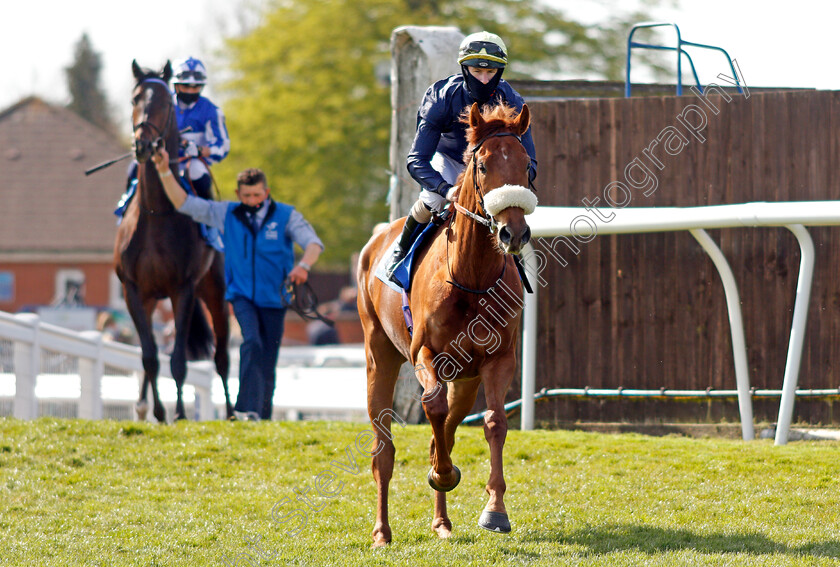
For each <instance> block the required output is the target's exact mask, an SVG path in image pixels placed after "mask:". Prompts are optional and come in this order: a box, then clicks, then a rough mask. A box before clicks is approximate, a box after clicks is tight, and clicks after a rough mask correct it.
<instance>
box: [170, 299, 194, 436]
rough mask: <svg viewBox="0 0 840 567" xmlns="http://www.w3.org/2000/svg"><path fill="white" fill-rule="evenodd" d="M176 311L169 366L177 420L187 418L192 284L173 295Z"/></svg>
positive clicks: (192, 304) (174, 309) (192, 301)
mask: <svg viewBox="0 0 840 567" xmlns="http://www.w3.org/2000/svg"><path fill="white" fill-rule="evenodd" d="M170 299H172V309H173V311H174V313H175V345H174V346H173V347H172V354H170V355H169V368H170V370H171V371H172V378H173V379H174V380H175V390H176V394H177V399H176V401H175V420H176V421H177V420H180V419H186V418H187V412H186V411H185V410H184V382H185V381H186V379H187V333H189V331H190V327H191V325H190V323H191V320H192V317H193V311H194V310H195V309H196V304H195V303H196V301H195V290H194V288H193V287H192V285H191V284H190V285H184V286H183V288H182V289H181V290H180V292H179V293H178V295H177V296H174V297H171V298H170Z"/></svg>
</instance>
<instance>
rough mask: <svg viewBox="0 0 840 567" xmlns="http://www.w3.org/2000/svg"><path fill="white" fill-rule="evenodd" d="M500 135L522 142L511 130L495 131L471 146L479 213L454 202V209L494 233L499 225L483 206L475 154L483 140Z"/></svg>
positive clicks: (482, 194)
mask: <svg viewBox="0 0 840 567" xmlns="http://www.w3.org/2000/svg"><path fill="white" fill-rule="evenodd" d="M501 136H512V137H514V138H516V141H517V142H519V143H520V144H522V138H521V137H520V136H517V135H516V134H514V133H513V132H495V133H493V134H488V135H487V136H485V137H483V138H482V139H480V140H479V141H478V143H476V145H475V147H473V149H472V158H471V159H470V161H471V162H472V178H473V190H474V191H475V196H476V200H477V201H478V205H479V207H480V213H481V214H477V213H474V212H472V211H470V210H468V209H466V208H464V207H463V206H461V205H459V204H458V203H455V204H454V205H455V210H457V211H458V212H459V213H461V214H464V215H466V216H468V217H470V218H471V219H473V220H474V221H476V222H478V223H481V224H483V225H484V226H486V227H487V228H488V229H489V230H490V234H495V233H496V230H497V229H498V226H499V225H498V223H497V222H496V219H495V218H494V217H493V215H491V214H489V213H488V212H487V209H486V208H485V207H484V191H482V189H481V186H480V185H479V183H478V156H477V155H476V154H477V153H478V150H480V149H481V146H482V145H484V142H486V141H487V140H489V139H490V138H498V137H501ZM528 167H529V169H530V167H531V165H530V156H529V163H528ZM529 183H530V180H529Z"/></svg>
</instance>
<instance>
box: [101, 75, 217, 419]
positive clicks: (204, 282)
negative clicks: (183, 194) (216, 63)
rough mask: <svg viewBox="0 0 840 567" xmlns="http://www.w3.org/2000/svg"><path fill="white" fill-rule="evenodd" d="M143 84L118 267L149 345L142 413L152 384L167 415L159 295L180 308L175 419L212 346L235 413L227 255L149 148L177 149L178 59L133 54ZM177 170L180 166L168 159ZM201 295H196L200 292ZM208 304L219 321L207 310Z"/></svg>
mask: <svg viewBox="0 0 840 567" xmlns="http://www.w3.org/2000/svg"><path fill="white" fill-rule="evenodd" d="M132 71H133V72H134V77H135V79H136V80H137V84H136V85H135V86H134V90H133V91H132V106H133V112H132V122H133V126H134V147H133V151H134V156H135V159H136V160H137V162H138V171H137V178H138V184H137V193H136V195H135V196H134V198H133V199H132V201H131V204H130V205H129V207H128V209H127V210H126V213H125V216H124V217H123V220H122V222H121V223H120V226H119V229H118V230H117V237H116V242H115V244H114V269H115V271H116V273H117V276H118V277H119V278H120V281H121V282H122V284H123V291H124V293H125V301H126V304H127V306H128V312H129V313H130V314H131V318H132V320H133V321H134V326H135V327H136V328H137V334H138V336H139V338H140V346H141V348H142V350H143V369H144V377H143V386H142V387H141V389H140V398H139V400H138V402H137V413H138V416H139V417H140V419H141V420H142V419H145V416H146V412H147V408H148V405H147V403H146V392H147V387H148V386H150V387H151V390H152V398H153V400H154V411H153V413H154V416H155V418H156V419H157V420H158V421H160V422H165V421H166V411H165V410H164V408H163V405H162V404H161V402H160V397H159V395H158V387H157V377H158V371H159V369H160V364H159V362H158V348H157V345H156V344H155V339H154V336H153V334H152V324H151V320H152V312H153V311H154V308H155V306H156V305H157V302H158V300H160V299H163V298H166V297H168V298H170V299H171V300H172V309H173V313H174V316H175V346H174V348H173V350H172V355H171V370H172V376H173V378H174V379H175V385H176V388H177V390H178V399H177V402H176V405H175V419H184V418H185V417H186V415H185V412H184V402H183V399H182V395H183V386H184V380H185V378H186V374H187V360H188V359H190V360H195V359H201V358H208V357H209V355H210V353H211V351H212V349H213V346H214V345H213V339H214V335H215V355H214V361H215V364H216V371H217V372H218V374H219V376H221V378H222V384H223V385H224V390H225V404H226V409H227V416H228V418H230V417H231V416H232V415H233V407H232V406H231V403H230V396H229V394H228V384H227V377H228V371H229V367H230V361H229V354H228V346H227V345H228V338H229V336H230V324H229V320H228V310H227V305H226V303H225V279H224V257H223V255H222V254H220V253H218V252H216V251H215V250H214V249H213V248H212V247H210V246H209V245H208V244H207V243H206V242H205V240H204V239H203V237H202V236H201V233H200V229H199V226H198V225H197V224H196V223H195V222H194V221H193V220H192V219H190V218H189V217H187V216H185V215H182V214H180V213H178V212H177V211H175V209H174V207H173V206H172V204H171V203H170V202H169V199H168V198H167V196H166V193H165V192H164V190H163V186H162V185H161V182H160V178H159V176H158V173H157V172H156V171H155V167H154V163H153V162H152V160H151V159H149V158H150V157H151V155H152V154H153V153H154V151H155V150H156V149H157V148H158V147H160V146H161V145H163V146H164V147H165V148H166V151H167V152H168V153H169V155H171V156H177V155H178V143H179V139H180V136H179V133H178V124H177V119H176V116H175V106H174V102H173V99H172V94H171V92H170V90H169V86H168V83H169V80H170V79H171V78H172V66H171V65H170V63H169V62H168V61H167V63H166V65H165V67H164V68H163V70H162V71H160V72H159V73H155V72H152V71H150V70H148V69H141V68H140V67H139V66H138V65H137V62H136V61H134V62H132ZM170 168H171V169H172V172H173V175H178V167H177V165H175V164H172V165H170ZM199 299H200V300H201V301H198V300H199ZM202 304H203V305H204V306H206V308H207V310H208V311H209V312H210V316H211V318H212V321H213V329H212V330H211V329H210V326H209V324H208V321H207V317H206V315H205V311H204V308H203V306H202Z"/></svg>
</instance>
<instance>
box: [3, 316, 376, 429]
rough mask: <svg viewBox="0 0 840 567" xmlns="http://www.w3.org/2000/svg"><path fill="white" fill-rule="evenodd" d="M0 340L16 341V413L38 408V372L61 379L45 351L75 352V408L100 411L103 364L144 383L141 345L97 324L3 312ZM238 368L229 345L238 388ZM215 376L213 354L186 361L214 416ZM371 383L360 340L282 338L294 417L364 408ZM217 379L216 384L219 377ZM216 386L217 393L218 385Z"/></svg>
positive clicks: (200, 413) (282, 374) (208, 415)
mask: <svg viewBox="0 0 840 567" xmlns="http://www.w3.org/2000/svg"><path fill="white" fill-rule="evenodd" d="M0 340H5V341H11V343H12V344H13V347H14V348H13V350H14V352H13V355H12V356H13V359H14V360H13V366H14V375H13V376H12V378H13V379H14V384H15V397H14V401H13V404H14V409H13V415H14V416H15V417H18V418H20V419H32V418H34V417H37V415H38V401H39V398H38V396H37V395H36V382H37V381H38V377H39V376H40V377H41V379H42V385H41V386H40V388H42V389H43V387H44V385H43V382H44V381H46V382H47V383H51V384H55V383H56V382H55V379H56V378H57V376H56V375H54V374H53V373H52V372H48V371H43V370H42V368H41V365H42V363H41V361H42V356H43V354H44V353H45V352H54V353H58V354H62V355H67V356H68V357H70V358H74V359H78V361H79V363H78V373H77V375H75V374H74V375H66V377H67V378H71V379H73V380H78V381H79V385H80V397H79V399H78V416H79V417H82V418H86V419H101V418H102V417H103V400H102V382H103V376H105V371H106V367H107V368H109V369H110V368H113V369H115V370H117V371H120V372H124V374H125V375H126V376H131V375H135V376H137V379H138V382H140V383H142V382H141V380H140V377H142V373H143V365H142V360H141V350H140V348H139V347H135V346H129V345H124V344H120V343H115V342H109V341H105V340H103V338H102V334H101V333H99V332H97V331H85V332H81V333H77V332H75V331H71V330H68V329H65V328H63V327H57V326H55V325H50V324H48V323H44V322H42V321H40V319H39V318H38V316H37V315H34V314H29V313H22V314H18V315H11V314H8V313H3V312H0ZM159 358H160V375H161V376H163V377H169V378H171V372H170V368H169V357H168V356H167V355H164V354H161V355H160V357H159ZM238 369H239V352H238V349H236V348H234V349H232V350H231V368H230V375H231V382H232V389H233V390H234V391H233V392H232V393H235V385H236V384H237V383H238V380H237V378H236V376H238ZM2 376H4V375H2V374H0V377H2ZM106 378H107V376H106ZM214 380H218V377H217V374H216V371H215V368H214V366H213V364H212V363H211V362H210V361H200V362H189V363H188V364H187V379H186V384H188V385H191V386H193V387H194V388H195V400H196V401H195V403H196V416H197V418H198V419H201V420H210V419H214V418H215V417H216V415H217V411H216V405H217V404H214V400H213V388H212V386H213V382H214ZM366 383H367V377H366V373H365V351H364V347H363V346H362V345H360V344H359V345H330V346H284V347H283V348H281V349H280V357H279V360H278V367H277V387H276V390H275V396H274V407H275V409H276V410H279V411H281V412H283V411H285V412H286V415H287V418H290V419H297V418H299V416H300V414H301V412H308V413H315V414H329V415H338V414H340V415H343V416H345V417H346V416H357V415H366V413H367V387H366ZM216 385H217V387H218V386H219V384H218V383H217V384H216ZM217 390H220V388H217ZM135 391H136V390H135ZM216 394H217V397H218V395H219V391H217V392H216ZM43 397H44V396H43V394H41V398H43ZM234 397H235V396H234ZM216 401H217V402H218V400H216ZM222 411H223V410H222Z"/></svg>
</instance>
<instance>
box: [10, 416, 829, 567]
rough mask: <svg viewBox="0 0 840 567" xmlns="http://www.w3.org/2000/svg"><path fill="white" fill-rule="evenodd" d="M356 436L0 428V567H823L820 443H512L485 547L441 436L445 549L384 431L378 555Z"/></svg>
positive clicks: (241, 429) (478, 444)
mask: <svg viewBox="0 0 840 567" xmlns="http://www.w3.org/2000/svg"><path fill="white" fill-rule="evenodd" d="M368 427H369V425H368V424H363V423H356V424H353V423H324V422H317V423H312V422H309V423H282V422H274V423H247V422H246V423H242V422H240V423H227V422H211V423H194V422H185V423H178V424H176V425H170V426H159V425H152V424H136V423H131V422H113V421H82V420H57V419H47V418H42V419H38V420H35V421H26V422H24V421H18V420H13V419H0V565H2V566H7V565H9V566H11V565H26V566H36V565H37V566H42V565H44V566H76V565H78V566H82V565H84V566H103V567H104V566H108V567H111V566H123V565H126V566H127V565H131V566H140V567H146V566H164V565H165V566H205V565H231V564H235V565H346V566H358V565H400V566H403V565H410V566H419V565H445V566H462V565H475V566H485V565H605V566H611V565H634V566H635V565H662V566H672V565H692V566H694V565H733V566H734V565H738V566H740V565H766V566H779V565H808V566H811V565H826V566H827V565H838V564H840V536H839V535H838V534H840V506H838V489H840V476H838V469H839V468H840V466H838V458H837V457H838V449H840V445H838V443H837V442H831V441H818V442H795V443H791V444H789V445H787V446H785V447H774V446H773V445H772V441H769V440H767V441H754V442H749V443H744V442H742V441H736V440H725V439H692V438H685V437H675V436H672V437H660V438H654V437H644V436H640V435H634V434H623V435H605V434H594V433H582V432H568V431H535V432H520V431H511V432H510V433H509V435H508V441H507V445H506V451H505V466H506V480H507V485H508V492H507V497H506V503H507V506H508V511H509V513H510V518H511V523H512V525H513V531H512V533H510V534H508V535H499V534H493V533H490V532H487V531H484V530H482V529H481V528H479V527H478V525H477V520H478V516H479V514H480V513H481V510H482V508H483V506H484V504H485V502H486V497H485V494H484V484H485V482H486V480H487V475H488V470H489V464H488V453H487V445H486V443H485V441H484V435H483V431H482V429H480V428H477V427H462V428H461V430H460V431H459V436H458V441H457V444H456V447H455V451H454V454H453V455H454V462H455V464H457V465H458V466H459V467H460V468H461V470H462V471H463V480H462V482H461V484H460V486H458V487H457V488H456V489H455V490H454V491H453V492H452V493H450V494H451V496H450V499H449V502H450V508H449V511H450V517H451V518H452V521H453V525H454V530H453V531H454V535H453V537H452V538H451V539H450V540H446V541H442V540H438V539H437V537H436V536H435V535H434V534H433V533H432V532H431V530H430V527H429V524H430V520H431V513H432V490H431V489H430V488H429V487H428V485H427V484H426V472H427V470H428V457H427V455H428V438H429V435H430V430H429V428H428V426H409V427H406V428H404V429H400V428H397V429H396V431H395V432H394V433H395V443H396V446H397V463H396V466H395V471H394V480H393V482H392V484H391V526H392V528H393V532H394V541H393V543H392V544H391V545H390V546H389V547H388V548H385V549H377V550H370V549H369V545H370V536H369V534H370V530H371V528H372V527H373V521H374V508H375V505H376V497H375V487H374V483H373V479H372V476H371V474H370V462H369V459H366V458H363V457H362V456H361V455H360V454H359V453H358V452H356V450H355V445H354V440H355V438H356V436H357V435H358V434H359V433H360V432H361V431H363V430H365V429H367V428H368ZM319 475H320V480H316V477H319ZM316 482H320V486H321V488H322V491H323V492H324V493H328V492H331V493H332V496H331V497H329V498H326V497H323V496H320V495H319V494H318V493H317V490H316ZM295 491H297V493H298V494H300V495H301V496H300V497H299V496H298V495H297V494H296V493H295ZM298 498H300V499H298ZM303 499H308V501H309V506H307V505H305V504H304V503H303V501H302V500H303ZM272 509H274V511H275V514H274V518H272ZM298 531H299V533H297V534H296V533H295V532H298ZM249 541H250V542H251V544H250V547H249V543H248V542H249ZM258 549H259V550H261V551H262V552H263V553H264V554H265V556H264V557H262V558H260V551H258ZM249 558H250V559H249Z"/></svg>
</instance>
